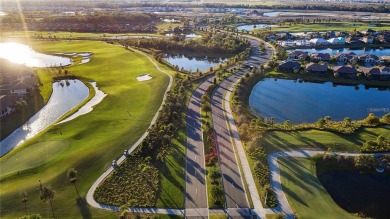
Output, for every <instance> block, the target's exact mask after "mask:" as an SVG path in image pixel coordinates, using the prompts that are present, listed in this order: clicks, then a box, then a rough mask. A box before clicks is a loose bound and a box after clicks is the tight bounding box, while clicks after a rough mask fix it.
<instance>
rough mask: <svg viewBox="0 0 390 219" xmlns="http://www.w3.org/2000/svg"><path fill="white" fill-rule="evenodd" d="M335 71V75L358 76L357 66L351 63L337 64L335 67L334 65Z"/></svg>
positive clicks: (342, 76) (344, 76) (350, 77)
mask: <svg viewBox="0 0 390 219" xmlns="http://www.w3.org/2000/svg"><path fill="white" fill-rule="evenodd" d="M333 73H334V75H335V77H340V78H349V79H355V78H357V70H356V68H355V67H353V66H350V65H347V66H335V67H333Z"/></svg>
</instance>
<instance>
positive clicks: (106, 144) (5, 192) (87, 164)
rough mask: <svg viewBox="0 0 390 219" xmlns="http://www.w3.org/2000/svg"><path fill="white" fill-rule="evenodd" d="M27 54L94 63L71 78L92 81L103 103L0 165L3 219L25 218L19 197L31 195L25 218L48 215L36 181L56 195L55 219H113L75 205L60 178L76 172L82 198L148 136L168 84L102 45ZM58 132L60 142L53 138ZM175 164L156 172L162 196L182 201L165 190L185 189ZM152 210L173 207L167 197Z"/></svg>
mask: <svg viewBox="0 0 390 219" xmlns="http://www.w3.org/2000/svg"><path fill="white" fill-rule="evenodd" d="M33 48H34V49H37V50H40V51H46V52H85V51H88V52H92V53H93V54H94V56H93V58H92V60H91V62H90V63H88V64H85V65H78V66H73V67H70V68H69V72H70V74H74V75H76V76H78V77H80V78H81V79H83V80H95V81H97V84H98V86H99V88H100V89H102V90H103V91H104V92H105V93H107V94H108V95H107V97H106V98H105V99H104V100H103V102H102V103H100V104H99V105H97V106H95V108H94V110H93V111H92V112H91V113H89V114H87V115H83V116H80V117H78V118H77V119H75V120H73V121H71V122H68V123H65V124H61V125H56V126H52V127H50V128H49V129H48V130H47V131H46V132H44V133H42V134H39V135H38V136H37V137H35V138H34V139H32V140H31V141H28V142H27V143H26V144H24V145H23V146H21V147H19V148H18V149H17V150H15V151H13V152H11V153H10V154H9V155H7V156H5V157H3V158H1V160H0V163H1V174H0V177H1V178H0V183H1V187H2V189H1V191H0V199H1V203H2V204H1V206H0V210H1V214H2V217H4V218H15V217H20V216H22V215H23V214H24V213H23V212H24V210H23V206H22V205H21V204H20V203H21V202H20V200H19V198H18V194H19V192H20V191H23V190H25V191H27V192H28V193H29V198H28V210H29V212H30V213H39V214H41V215H43V216H49V215H51V212H50V207H49V205H48V204H46V203H43V202H42V201H41V200H39V196H38V191H37V190H36V187H37V186H38V180H39V179H40V180H42V182H43V184H51V185H52V187H53V189H54V190H56V198H55V200H54V210H55V213H56V215H57V216H58V217H64V218H65V217H72V218H80V217H86V216H91V217H93V218H110V217H111V218H115V217H117V216H116V215H115V213H112V212H108V211H102V210H97V209H94V208H91V207H90V206H88V205H87V203H86V202H85V200H84V199H81V200H77V198H78V197H77V194H76V192H75V190H74V188H73V187H72V185H70V184H69V183H68V182H67V179H66V171H67V170H68V169H69V168H71V167H75V168H76V169H77V170H78V172H79V177H78V178H79V180H78V183H77V187H78V189H79V191H80V195H81V196H82V197H85V195H86V193H87V191H88V189H89V187H90V186H91V185H92V183H93V182H94V181H95V180H96V179H97V178H98V176H99V175H100V174H101V173H102V172H103V171H104V170H105V169H106V168H107V166H108V165H110V163H111V161H112V160H113V159H115V158H117V157H118V156H119V155H120V154H121V152H122V151H123V150H124V149H125V148H127V147H128V146H129V145H131V144H132V143H133V142H135V141H136V140H137V139H138V138H139V137H140V136H141V135H142V133H143V132H144V131H145V130H146V128H147V127H148V125H149V123H150V121H151V118H152V117H153V115H154V114H155V112H156V111H157V109H158V107H159V105H160V104H161V99H162V96H163V93H164V90H165V88H166V85H167V83H168V80H169V79H168V77H167V76H166V75H164V74H162V73H160V72H158V71H157V70H156V69H155V68H154V66H153V65H151V64H150V62H149V60H147V59H146V58H145V57H144V56H142V55H140V54H138V53H136V52H129V51H127V50H124V49H123V48H121V47H119V46H113V45H108V44H105V43H102V42H92V41H72V42H51V43H47V42H33ZM143 73H150V74H151V76H152V77H153V79H152V80H150V81H147V82H142V83H140V82H137V81H136V79H135V77H136V76H138V75H139V74H143ZM41 74H45V73H44V72H43V73H41ZM42 78H44V77H42ZM46 79H50V76H47V77H46ZM45 86H46V89H47V86H51V84H47V83H45V84H44V87H43V88H42V90H45ZM48 90H50V89H48ZM47 93H50V92H47ZM44 95H45V94H44ZM128 112H130V113H131V117H130V116H129V114H128ZM92 127H93V128H92ZM60 131H61V133H62V135H59V134H58V133H59V132H60ZM178 150H179V151H181V152H182V153H183V151H184V146H183V145H182V146H181V147H180V146H179V147H178ZM178 159H179V158H176V157H173V156H170V157H169V158H168V160H171V161H173V162H167V163H169V164H168V165H167V166H164V167H161V168H163V169H162V170H159V171H160V173H161V174H160V175H161V177H162V179H161V180H162V185H163V188H164V187H165V188H166V191H167V192H169V193H170V194H177V195H176V196H177V197H180V196H182V197H184V196H183V192H182V190H180V189H179V188H178V186H177V185H176V184H174V183H173V182H171V181H174V180H175V182H176V183H178V184H183V183H184V182H182V181H183V180H184V179H183V177H182V176H181V175H182V174H181V173H180V172H178V171H175V168H174V167H173V166H174V165H176V162H182V161H178ZM21 161H22V162H21ZM169 165H172V166H169ZM166 173H169V174H166ZM182 199H184V198H182ZM181 202H183V201H181ZM157 203H158V204H157V205H158V206H160V207H162V206H165V207H175V205H174V204H173V203H175V201H171V200H170V198H169V197H168V196H167V195H166V194H165V193H161V195H160V196H159V199H158V202H157ZM178 205H181V204H180V203H179V204H178Z"/></svg>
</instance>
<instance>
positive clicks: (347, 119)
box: [343, 117, 351, 126]
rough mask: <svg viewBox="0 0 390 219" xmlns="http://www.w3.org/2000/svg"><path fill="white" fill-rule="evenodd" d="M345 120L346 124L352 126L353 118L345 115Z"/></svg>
mask: <svg viewBox="0 0 390 219" xmlns="http://www.w3.org/2000/svg"><path fill="white" fill-rule="evenodd" d="M343 122H344V126H350V125H351V118H349V117H345V118H344V119H343Z"/></svg>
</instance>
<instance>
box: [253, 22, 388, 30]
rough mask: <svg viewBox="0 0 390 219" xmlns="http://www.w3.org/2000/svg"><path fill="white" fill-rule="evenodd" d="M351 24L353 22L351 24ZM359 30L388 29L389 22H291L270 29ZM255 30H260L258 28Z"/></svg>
mask: <svg viewBox="0 0 390 219" xmlns="http://www.w3.org/2000/svg"><path fill="white" fill-rule="evenodd" d="M352 24H355V26H353V25H352ZM355 29H356V30H357V31H361V30H367V29H373V30H376V31H379V30H388V29H390V24H387V23H378V24H376V26H368V25H367V24H365V23H359V22H353V23H349V22H348V23H319V24H317V23H316V24H295V25H294V24H292V25H291V27H290V26H289V24H288V23H287V24H285V25H283V26H281V27H273V28H272V31H290V32H301V31H302V32H303V31H308V32H311V31H331V30H334V31H353V30H355ZM256 31H261V29H258V30H256Z"/></svg>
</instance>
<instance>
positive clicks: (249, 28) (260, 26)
mask: <svg viewBox="0 0 390 219" xmlns="http://www.w3.org/2000/svg"><path fill="white" fill-rule="evenodd" d="M267 27H276V25H271V24H246V25H240V26H237V30H239V31H241V30H246V31H252V30H254V29H263V28H267Z"/></svg>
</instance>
